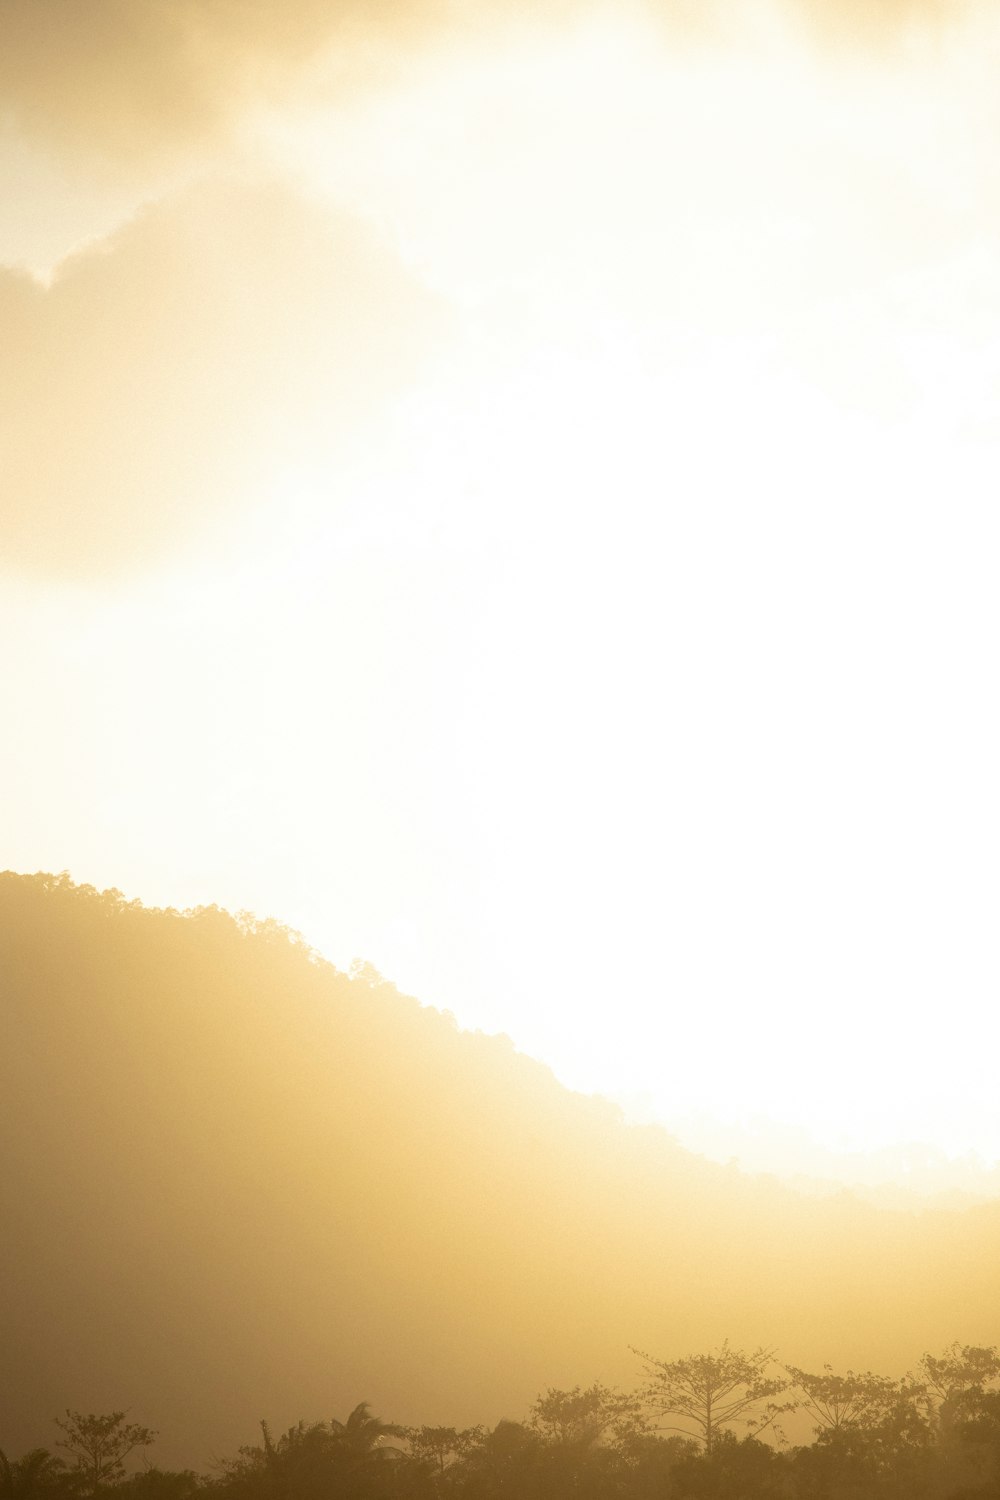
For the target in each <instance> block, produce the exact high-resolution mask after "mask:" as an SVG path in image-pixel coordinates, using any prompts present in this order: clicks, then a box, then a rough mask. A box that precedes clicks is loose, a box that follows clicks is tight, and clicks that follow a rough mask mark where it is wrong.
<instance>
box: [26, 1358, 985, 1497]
mask: <svg viewBox="0 0 1000 1500" xmlns="http://www.w3.org/2000/svg"><path fill="white" fill-rule="evenodd" d="M641 1359H642V1363H643V1366H644V1369H645V1374H646V1381H645V1383H644V1384H642V1385H640V1386H639V1387H638V1388H637V1389H636V1390H634V1391H631V1392H628V1391H625V1392H623V1391H620V1390H616V1389H613V1388H609V1387H607V1386H605V1385H602V1384H601V1383H600V1382H596V1383H595V1384H593V1385H591V1386H589V1387H587V1388H586V1389H584V1388H582V1387H580V1386H575V1387H573V1388H572V1389H571V1390H558V1389H555V1388H554V1387H549V1389H548V1390H547V1391H546V1392H545V1393H544V1394H542V1395H540V1396H538V1397H537V1399H536V1400H535V1402H534V1403H533V1405H532V1406H531V1408H530V1410H529V1411H528V1414H527V1416H526V1417H525V1418H523V1419H521V1420H517V1421H515V1420H511V1419H509V1418H506V1419H503V1420H501V1421H500V1422H498V1423H497V1424H496V1425H495V1426H494V1427H493V1428H490V1427H487V1426H484V1425H478V1426H475V1427H472V1428H466V1429H461V1430H460V1429H458V1428H455V1427H428V1426H421V1427H405V1426H402V1425H400V1424H398V1423H394V1422H389V1421H384V1420H382V1419H380V1418H379V1417H377V1416H376V1415H375V1414H374V1413H373V1412H372V1410H371V1408H370V1406H369V1404H368V1403H367V1402H365V1401H362V1402H359V1403H358V1404H357V1405H356V1406H355V1407H354V1408H353V1409H352V1410H351V1411H350V1412H349V1414H348V1415H347V1416H346V1418H345V1419H344V1420H342V1421H341V1420H339V1419H337V1418H331V1419H329V1420H327V1421H313V1422H306V1421H301V1420H300V1421H299V1422H297V1423H296V1424H295V1425H293V1426H292V1427H289V1428H288V1429H287V1431H285V1432H281V1433H278V1434H277V1435H275V1434H274V1433H273V1432H272V1430H271V1428H270V1426H269V1424H268V1422H267V1421H262V1422H261V1423H260V1439H259V1441H257V1442H256V1443H248V1444H244V1445H243V1446H242V1447H240V1449H239V1450H238V1452H237V1453H236V1454H235V1455H233V1456H231V1457H226V1458H222V1459H220V1460H218V1461H217V1462H216V1463H215V1464H214V1466H213V1470H212V1471H211V1472H209V1473H208V1474H202V1475H197V1474H195V1473H194V1472H192V1471H191V1470H184V1471H179V1472H177V1471H174V1472H172V1471H168V1470H162V1469H159V1468H157V1467H155V1466H154V1465H152V1464H150V1463H148V1462H147V1463H146V1464H145V1465H144V1467H143V1468H141V1469H139V1470H138V1471H137V1472H133V1473H132V1474H126V1472H125V1467H124V1459H125V1458H126V1457H127V1455H128V1454H129V1453H131V1452H132V1451H133V1450H135V1449H137V1448H141V1449H145V1448H146V1447H148V1446H149V1444H150V1443H152V1442H153V1440H154V1436H155V1435H154V1434H153V1433H151V1432H150V1431H149V1430H148V1429H146V1428H144V1427H141V1426H140V1425H139V1424H137V1423H133V1422H129V1421H127V1419H126V1413H124V1412H120V1411H119V1412H113V1413H110V1414H107V1415H104V1416H95V1415H93V1414H91V1415H89V1416H86V1417H85V1416H83V1415H82V1414H81V1413H79V1412H70V1411H67V1413H66V1420H65V1421H63V1420H61V1419H57V1426H58V1427H59V1428H60V1429H61V1431H62V1432H63V1433H64V1435H65V1436H64V1438H63V1439H61V1440H60V1441H59V1443H58V1444H57V1447H60V1448H62V1449H63V1450H65V1453H66V1454H68V1455H69V1457H68V1459H67V1458H65V1457H60V1456H56V1455H54V1454H53V1453H51V1452H49V1451H48V1450H46V1449H41V1448H38V1449H34V1450H32V1451H31V1452H29V1453H27V1454H25V1455H24V1456H23V1457H22V1458H21V1459H18V1460H11V1459H10V1458H8V1457H7V1456H6V1455H5V1454H4V1453H3V1452H2V1451H0V1500H76V1497H78V1496H85V1497H87V1500H94V1497H100V1496H107V1497H108V1500H193V1497H195V1496H196V1495H203V1496H204V1497H205V1500H209V1497H210V1496H215V1497H217V1500H438V1497H442V1496H455V1497H459V1496H466V1497H468V1500H508V1497H511V1496H514V1497H518V1500H581V1497H582V1500H608V1497H620V1500H632V1497H634V1500H657V1497H658V1500H697V1497H703V1496H712V1497H715V1500H988V1497H991V1496H996V1495H998V1494H1000V1392H998V1389H997V1387H998V1384H1000V1356H998V1353H997V1350H996V1348H995V1347H987V1346H962V1345H959V1344H957V1343H955V1344H953V1345H951V1347H950V1348H948V1349H947V1350H945V1352H944V1353H943V1354H942V1355H940V1356H932V1355H929V1354H928V1355H924V1356H923V1358H922V1359H921V1360H920V1362H919V1365H918V1367H917V1372H916V1373H915V1374H908V1375H906V1376H905V1377H903V1378H902V1379H900V1380H892V1379H890V1378H889V1377H886V1376H880V1375H873V1374H871V1373H870V1372H867V1373H865V1374H864V1375H855V1374H854V1373H852V1372H848V1373H847V1374H846V1375H838V1374H835V1373H834V1372H833V1370H832V1369H831V1368H830V1367H828V1366H827V1367H825V1368H824V1371H823V1372H822V1373H820V1374H810V1373H808V1372H806V1371H804V1370H799V1369H797V1368H795V1367H792V1366H780V1365H778V1364H777V1363H776V1361H775V1359H774V1358H773V1356H772V1355H771V1354H770V1353H768V1352H767V1351H764V1350H756V1351H753V1352H751V1353H748V1352H746V1351H743V1350H739V1349H735V1348H733V1347H731V1346H730V1345H729V1343H728V1342H726V1343H724V1344H723V1345H722V1346H721V1347H720V1348H718V1349H716V1350H714V1351H711V1352H708V1353H704V1354H694V1355H690V1356H687V1357H685V1358H682V1359H678V1360H673V1361H666V1360H657V1359H650V1358H649V1356H641ZM651 1372H652V1373H651ZM776 1396H780V1397H781V1398H782V1399H781V1402H780V1408H781V1414H782V1416H787V1417H789V1418H792V1417H794V1416H795V1415H797V1414H804V1415H805V1416H806V1417H807V1418H808V1419H809V1421H810V1422H811V1424H812V1425H811V1432H810V1433H809V1435H808V1436H805V1435H803V1436H802V1437H801V1438H800V1439H799V1440H798V1441H796V1442H789V1440H788V1439H787V1438H786V1437H785V1436H784V1435H783V1433H782V1432H781V1430H780V1428H779V1427H778V1425H777V1422H776V1420H775V1411H774V1408H775V1397H776ZM768 1413H770V1419H769V1420H768V1421H767V1423H766V1425H767V1428H768V1431H769V1435H770V1436H769V1441H763V1440H762V1438H761V1433H762V1430H763V1426H764V1418H765V1417H766V1416H767V1414H768ZM664 1416H667V1417H671V1418H677V1419H679V1421H680V1422H682V1423H686V1426H681V1427H679V1428H676V1429H674V1428H673V1423H666V1424H664V1422H663V1420H662V1418H663V1417H664ZM671 1429H672V1430H671Z"/></svg>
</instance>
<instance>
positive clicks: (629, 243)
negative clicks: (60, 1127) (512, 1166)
mask: <svg viewBox="0 0 1000 1500" xmlns="http://www.w3.org/2000/svg"><path fill="white" fill-rule="evenodd" d="M998 45H1000V18H998V17H997V15H996V12H995V8H994V7H991V6H989V5H986V4H978V3H968V4H962V3H954V0H953V3H951V4H948V5H945V4H935V3H932V0H924V3H918V0H907V3H902V0H892V3H887V0H866V3H862V0H843V3H838V0H785V3H779V0H774V3H770V0H739V3H737V0H731V3H728V4H727V3H724V0H718V3H715V4H695V3H693V0H692V3H681V0H677V3H673V4H671V3H663V4H652V3H650V4H646V3H634V4H633V3H618V4H616V5H613V6H611V5H600V4H593V5H590V4H585V3H573V0H566V3H563V0H551V3H543V4H536V5H531V6H528V5H520V4H508V5H500V4H497V3H492V4H491V3H488V0H483V3H476V0H470V3H464V4H454V3H453V4H448V3H445V0H441V3H435V0H427V3H425V4H424V3H421V4H413V3H406V4H402V3H401V4H399V5H392V4H380V5H377V6H371V5H365V4H362V3H361V0H357V3H354V4H344V5H331V4H330V3H329V0H323V3H321V0H299V3H297V4H281V5H279V4H277V3H272V0H252V3H251V0H200V3H199V0H159V3H149V4H142V5H137V4H134V3H133V4H130V3H127V0H88V3H87V4H86V5H84V4H83V3H82V0H79V3H78V0H4V3H2V4H0V101H2V110H0V124H2V130H0V261H2V263H3V266H4V269H3V270H2V271H0V340H2V343H0V348H2V359H0V553H2V568H3V571H2V575H0V621H2V640H3V642H4V647H3V652H2V657H0V673H2V681H0V688H2V693H3V703H4V707H5V733H4V735H3V736H2V739H0V773H2V775H3V784H4V786H5V788H6V789H7V794H8V795H7V798H6V804H7V805H6V809H5V816H4V820H3V828H4V834H3V841H2V846H0V862H2V863H4V864H7V865H9V866H10V867H11V868H14V869H21V870H33V869H38V868H46V869H63V868H68V869H69V870H70V871H71V872H72V873H73V875H74V877H75V878H77V879H80V880H87V881H91V882H93V883H95V884H98V885H115V886H118V887H120V888H121V889H123V890H125V891H126V892H127V893H128V894H129V895H135V896H140V897H141V898H142V899H143V900H145V901H148V902H156V903H172V904H176V905H180V906H185V905H189V904H194V903H197V902H213V901H217V902H219V903H220V904H222V905H226V906H228V907H231V908H234V909H235V908H240V907H247V908H251V909H253V910H255V911H257V912H260V913H270V914H274V915H276V916H278V917H280V918H282V919H284V920H287V921H289V922H290V923H291V924H292V925H294V926H297V927H299V928H301V929H302V930H303V931H304V932H305V933H306V935H307V936H308V937H309V938H310V939H311V940H312V941H313V942H314V943H315V944H316V945H317V946H318V947H320V948H321V949H322V950H323V951H324V952H326V953H328V954H329V955H330V956H331V957H332V958H334V960H335V961H338V962H341V963H346V962H347V961H348V960H349V959H350V958H351V957H352V956H353V955H354V954H361V955H364V956H365V957H366V958H368V959H370V960H371V961H372V962H374V963H375V964H376V965H377V966H378V967H379V968H380V969H382V970H383V971H384V972H385V973H387V974H388V975H390V976H391V977H393V978H395V979H396V980H397V981H398V982H399V984H400V985H401V986H402V987H405V988H409V989H411V990H412V991H414V992H415V993H417V994H419V995H420V996H421V998H423V999H424V1000H426V1001H429V1002H431V1003H436V1004H438V1005H442V1006H447V1007H449V1008H451V1009H453V1010H454V1011H455V1013H456V1014H457V1016H458V1017H459V1019H460V1020H461V1021H462V1022H463V1023H464V1024H468V1025H473V1026H475V1025H479V1026H483V1027H485V1028H488V1029H501V1030H505V1031H507V1032H509V1033H510V1034H511V1036H512V1037H513V1038H514V1039H515V1041H516V1042H517V1043H518V1045H519V1046H521V1047H523V1048H524V1049H525V1050H527V1051H530V1052H532V1053H534V1054H536V1055H539V1056H541V1057H543V1058H545V1059H546V1060H547V1061H548V1062H550V1063H551V1064H552V1065H553V1066H554V1067H555V1068H556V1070H557V1072H558V1073H559V1075H560V1076H561V1077H562V1078H564V1079H565V1080H566V1081H567V1082H569V1083H571V1084H573V1085H576V1086H579V1087H583V1088H599V1089H601V1090H603V1091H606V1092H611V1093H614V1094H615V1095H617V1096H618V1097H621V1098H623V1099H626V1100H628V1101H630V1103H631V1105H632V1107H633V1108H635V1109H637V1110H639V1111H643V1110H646V1111H651V1112H653V1113H654V1114H656V1115H657V1116H658V1117H660V1118H663V1119H665V1120H667V1121H668V1123H672V1124H680V1123H681V1122H683V1120H684V1119H685V1118H688V1117H691V1116H695V1115H698V1114H702V1113H708V1114H711V1115H713V1116H715V1117H721V1118H722V1119H723V1120H724V1121H729V1122H730V1123H738V1122H740V1121H747V1120H750V1119H752V1118H753V1117H754V1116H756V1115H758V1114H766V1115H768V1116H770V1117H771V1118H772V1119H774V1120H775V1121H777V1122H779V1123H781V1124H783V1125H786V1126H790V1127H796V1128H802V1129H805V1130H808V1131H810V1132H812V1133H813V1134H814V1135H815V1136H816V1137H817V1138H818V1139H820V1140H823V1141H825V1142H827V1143H835V1142H837V1141H840V1140H845V1141H849V1142H852V1143H854V1144H859V1145H862V1146H865V1147H874V1146H879V1145H884V1144H888V1143H891V1142H896V1141H900V1140H909V1139H918V1140H923V1141H927V1142H929V1143H931V1144H932V1145H936V1146H938V1147H940V1148H942V1149H945V1150H948V1151H952V1152H959V1151H965V1150H969V1149H976V1150H978V1151H980V1152H981V1153H983V1154H984V1155H985V1156H987V1157H990V1158H997V1157H1000V1123H998V1121H997V1118H996V1115H995V1110H994V1109H993V1108H992V1107H991V1098H992V1095H993V1091H994V1081H993V1078H992V1074H991V1068H992V1057H993V1055H994V1051H995V1041H996V1037H995V1027H996V1022H995V1019H994V1017H995V1013H996V996H997V988H998V980H1000V963H998V957H997V949H996V942H995V937H994V931H995V911H996V904H997V895H998V891H997V875H996V855H995V851H996V849H997V848H998V847H1000V795H998V791H997V778H996V771H995V768H996V765H997V764H998V762H1000V754H998V752H1000V744H998V740H1000V733H998V715H997V705H996V690H995V680H996V676H997V673H996V654H997V641H998V640H1000V618H998V616H1000V603H998V597H1000V596H998V591H997V589H996V585H995V576H996V571H997V568H996V562H997V540H998V531H997V523H996V519H995V508H996V504H997V499H996V477H997V470H998V465H997V459H998V438H1000V424H998V418H997V397H998V393H1000V275H998V260H997V255H998V248H1000V247H998V239H1000V215H998V183H997V166H996V141H997V139H998V127H1000V102H998V97H997V93H996V88H995V78H996V60H997V53H998ZM970 1043H971V1045H970ZM687 1128H688V1130H689V1138H690V1139H695V1138H696V1127H695V1126H694V1125H689V1126H688V1127H687Z"/></svg>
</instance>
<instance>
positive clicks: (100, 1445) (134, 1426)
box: [55, 1408, 156, 1495]
mask: <svg viewBox="0 0 1000 1500" xmlns="http://www.w3.org/2000/svg"><path fill="white" fill-rule="evenodd" d="M126 1415H127V1413H126V1412H123V1411H113V1412H108V1413H106V1414H105V1415H103V1416H95V1414H94V1413H93V1412H91V1413H90V1414H89V1415H87V1416H84V1415H83V1413H82V1412H79V1411H70V1410H69V1409H68V1408H67V1411H66V1420H65V1421H63V1420H62V1418H61V1417H56V1419H55V1422H56V1426H57V1427H59V1428H60V1429H61V1430H62V1432H63V1433H64V1434H65V1436H64V1437H62V1438H58V1439H57V1440H56V1447H57V1448H63V1449H65V1451H66V1452H67V1453H68V1454H69V1456H70V1459H71V1461H72V1464H73V1467H74V1469H75V1470H76V1473H77V1476H78V1478H79V1482H80V1488H81V1489H82V1490H83V1493H84V1494H86V1495H96V1494H98V1493H99V1491H100V1490H102V1489H105V1488H107V1486H109V1485H112V1484H118V1483H119V1482H120V1481H121V1480H122V1479H124V1477H125V1460H126V1458H127V1457H128V1455H129V1454H130V1453H132V1452H133V1451H134V1450H135V1449H136V1448H147V1447H148V1446H149V1445H150V1443H152V1442H153V1441H154V1439H155V1437H156V1434H155V1432H151V1431H150V1429H149V1428H148V1427H142V1426H140V1424H139V1423H138V1422H126V1420H125V1418H126Z"/></svg>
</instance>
